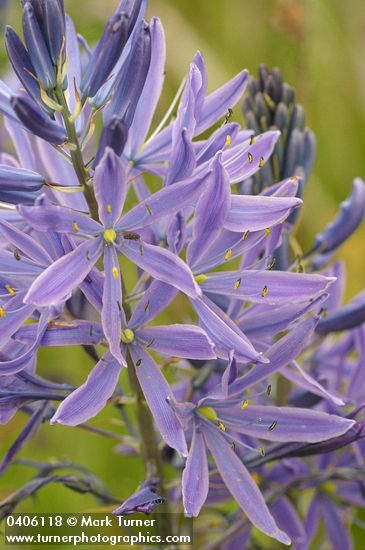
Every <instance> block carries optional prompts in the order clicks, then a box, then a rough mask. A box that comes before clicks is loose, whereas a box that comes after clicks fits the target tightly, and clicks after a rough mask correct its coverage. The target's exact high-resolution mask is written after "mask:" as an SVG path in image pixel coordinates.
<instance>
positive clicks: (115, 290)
mask: <svg viewBox="0 0 365 550" xmlns="http://www.w3.org/2000/svg"><path fill="white" fill-rule="evenodd" d="M104 269H105V281H104V291H103V309H102V313H101V318H102V322H103V329H104V333H105V336H106V338H107V340H108V342H109V349H110V351H111V353H112V354H113V355H114V357H116V358H117V359H118V361H119V362H120V363H122V364H125V359H124V358H123V355H122V353H121V350H120V333H121V316H120V315H121V309H122V303H123V302H122V283H121V277H120V268H119V261H118V255H117V253H116V250H115V248H114V246H113V245H108V246H106V247H104Z"/></svg>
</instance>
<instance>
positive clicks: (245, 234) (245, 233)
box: [242, 229, 250, 241]
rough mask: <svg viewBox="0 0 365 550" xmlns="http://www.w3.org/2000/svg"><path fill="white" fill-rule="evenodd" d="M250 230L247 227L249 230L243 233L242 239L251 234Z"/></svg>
mask: <svg viewBox="0 0 365 550" xmlns="http://www.w3.org/2000/svg"><path fill="white" fill-rule="evenodd" d="M249 233H250V231H249V230H248V229H247V231H245V232H244V234H243V235H242V240H243V241H245V240H246V239H247V237H248V235H249Z"/></svg>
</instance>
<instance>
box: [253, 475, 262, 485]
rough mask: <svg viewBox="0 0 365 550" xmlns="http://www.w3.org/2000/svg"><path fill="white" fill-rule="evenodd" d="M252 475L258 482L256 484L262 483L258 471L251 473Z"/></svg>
mask: <svg viewBox="0 0 365 550" xmlns="http://www.w3.org/2000/svg"><path fill="white" fill-rule="evenodd" d="M251 477H252V479H253V480H254V482H255V483H256V485H258V484H259V483H260V476H259V474H258V473H257V472H253V473H252V474H251Z"/></svg>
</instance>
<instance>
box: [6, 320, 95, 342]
mask: <svg viewBox="0 0 365 550" xmlns="http://www.w3.org/2000/svg"><path fill="white" fill-rule="evenodd" d="M36 332H37V325H36V323H31V324H28V325H25V326H22V327H21V328H20V329H19V330H18V331H17V333H16V335H15V337H14V338H15V339H16V340H17V342H22V343H24V344H29V343H30V342H32V341H33V340H34V338H35V336H36ZM103 340H104V333H103V330H102V327H101V325H99V324H98V323H92V322H90V321H79V320H78V321H53V322H51V323H49V324H48V327H47V330H46V331H45V333H44V334H43V336H42V339H41V342H40V345H41V346H81V345H98V344H100V343H101V342H102V341H103Z"/></svg>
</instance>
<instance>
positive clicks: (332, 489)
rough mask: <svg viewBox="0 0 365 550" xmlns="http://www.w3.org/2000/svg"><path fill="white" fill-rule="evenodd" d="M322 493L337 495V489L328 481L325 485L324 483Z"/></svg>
mask: <svg viewBox="0 0 365 550" xmlns="http://www.w3.org/2000/svg"><path fill="white" fill-rule="evenodd" d="M321 491H322V492H323V493H327V494H328V495H335V494H336V492H337V488H336V485H335V483H334V482H333V481H326V482H325V483H322V485H321Z"/></svg>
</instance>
